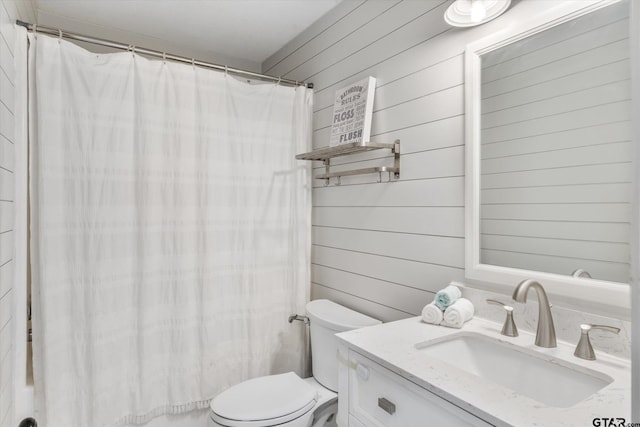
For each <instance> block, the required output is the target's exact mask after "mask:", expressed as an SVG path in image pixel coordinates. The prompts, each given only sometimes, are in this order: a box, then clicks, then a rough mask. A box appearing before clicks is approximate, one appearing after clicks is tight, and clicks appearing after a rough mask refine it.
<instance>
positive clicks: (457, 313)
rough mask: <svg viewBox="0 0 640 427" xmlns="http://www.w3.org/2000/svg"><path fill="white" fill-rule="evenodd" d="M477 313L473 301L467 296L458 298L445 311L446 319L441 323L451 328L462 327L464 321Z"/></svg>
mask: <svg viewBox="0 0 640 427" xmlns="http://www.w3.org/2000/svg"><path fill="white" fill-rule="evenodd" d="M474 313H475V310H474V307H473V303H472V302H471V301H469V300H468V299H466V298H458V299H457V300H456V302H454V303H453V304H451V305H450V306H449V308H447V309H446V310H445V312H444V321H443V322H442V323H441V324H442V325H444V326H448V327H450V328H458V329H459V328H462V325H464V322H466V321H468V320H470V319H471V318H472V317H473V314H474Z"/></svg>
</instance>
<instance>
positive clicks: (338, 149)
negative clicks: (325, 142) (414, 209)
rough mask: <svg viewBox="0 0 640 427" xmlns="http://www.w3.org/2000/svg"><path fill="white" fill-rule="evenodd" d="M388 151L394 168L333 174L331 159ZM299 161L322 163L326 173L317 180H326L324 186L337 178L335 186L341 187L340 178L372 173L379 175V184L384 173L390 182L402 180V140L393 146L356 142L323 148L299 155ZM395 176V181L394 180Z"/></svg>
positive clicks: (372, 168)
mask: <svg viewBox="0 0 640 427" xmlns="http://www.w3.org/2000/svg"><path fill="white" fill-rule="evenodd" d="M380 149H388V150H391V152H392V153H393V166H377V167H370V168H362V169H350V170H345V171H339V172H331V159H332V158H334V157H339V156H346V155H350V154H357V153H363V152H365V151H371V150H380ZM296 159H298V160H315V161H318V160H320V161H322V162H323V164H324V168H325V172H324V173H323V174H319V175H316V176H315V178H316V179H324V185H325V186H328V185H330V184H331V178H336V182H335V185H340V184H341V180H340V178H341V177H343V176H353V175H363V174H370V173H377V174H378V182H383V181H382V173H383V172H387V173H388V174H389V181H392V180H398V179H400V140H399V139H396V140H395V141H394V143H393V144H382V143H377V142H371V141H369V142H355V143H351V144H344V145H338V146H335V147H329V148H321V149H319V150H314V151H311V152H308V153H303V154H298V155H297V156H296ZM392 176H393V179H392Z"/></svg>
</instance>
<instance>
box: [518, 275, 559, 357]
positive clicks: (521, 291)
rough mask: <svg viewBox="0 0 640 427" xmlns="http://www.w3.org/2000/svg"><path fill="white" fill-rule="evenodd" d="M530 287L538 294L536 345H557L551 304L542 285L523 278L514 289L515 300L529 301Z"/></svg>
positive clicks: (547, 346)
mask: <svg viewBox="0 0 640 427" xmlns="http://www.w3.org/2000/svg"><path fill="white" fill-rule="evenodd" d="M529 288H533V289H535V290H536V294H537V296H538V330H537V332H536V345H537V346H538V347H546V348H552V347H556V346H557V344H556V328H555V326H554V325H553V316H551V306H550V305H549V299H548V298H547V293H546V292H545V291H544V288H543V287H542V285H541V284H540V283H538V282H536V281H535V280H532V279H528V280H523V281H522V282H520V283H519V284H518V286H516V289H515V290H514V291H513V300H514V301H517V302H527V292H528V291H529Z"/></svg>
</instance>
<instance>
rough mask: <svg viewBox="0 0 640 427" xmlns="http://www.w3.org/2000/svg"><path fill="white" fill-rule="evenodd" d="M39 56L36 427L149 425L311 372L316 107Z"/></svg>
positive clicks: (300, 91) (53, 46)
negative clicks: (303, 319) (269, 380)
mask: <svg viewBox="0 0 640 427" xmlns="http://www.w3.org/2000/svg"><path fill="white" fill-rule="evenodd" d="M30 44H31V47H30V49H29V79H30V85H29V92H30V93H29V98H30V204H31V207H30V209H31V218H30V220H31V269H32V280H33V304H34V307H33V308H34V312H33V319H34V325H33V336H34V378H35V390H36V411H37V417H38V422H39V423H40V424H42V425H45V426H47V427H71V426H87V427H101V426H124V425H132V424H140V423H145V422H147V421H149V420H150V419H151V418H153V417H155V416H158V415H161V414H177V413H182V412H186V411H189V410H192V409H196V408H205V407H207V406H208V403H209V401H210V399H211V398H212V397H213V396H215V395H216V394H217V393H218V392H220V391H222V390H223V389H225V388H227V387H229V386H231V385H233V384H236V383H238V382H240V381H243V380H245V379H247V378H250V377H255V376H259V375H267V374H271V373H279V372H286V371H291V370H293V371H297V372H298V373H301V371H302V369H303V367H304V351H305V345H304V336H305V335H304V334H305V331H304V327H302V325H300V324H298V325H296V324H293V325H291V324H289V323H288V322H287V317H288V315H289V314H291V313H296V312H298V313H300V312H303V311H304V304H305V302H306V301H307V300H308V287H309V265H310V259H309V257H310V249H309V248H310V243H309V240H310V239H309V235H310V190H309V186H310V185H309V173H310V170H309V167H308V166H306V165H305V164H304V163H303V162H300V161H296V160H295V154H296V153H299V152H304V151H309V145H310V133H311V107H312V91H310V90H307V89H305V88H302V87H297V88H292V87H284V86H280V85H277V84H272V83H268V84H267V83H261V84H250V83H248V82H246V81H240V80H238V79H236V78H234V77H232V76H230V75H226V74H225V73H220V72H215V71H211V70H206V69H203V68H198V67H194V66H191V65H183V64H176V63H172V62H164V61H161V60H159V61H152V60H148V59H145V58H144V57H141V56H138V55H136V54H133V53H131V52H124V53H118V54H101V55H98V54H95V53H91V52H89V51H86V50H84V49H82V48H80V47H78V46H76V45H73V44H71V43H68V42H65V41H63V40H59V39H58V38H51V37H47V36H43V35H37V36H35V37H34V36H30ZM296 323H298V322H296Z"/></svg>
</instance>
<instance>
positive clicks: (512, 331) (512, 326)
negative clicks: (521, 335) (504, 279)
mask: <svg viewBox="0 0 640 427" xmlns="http://www.w3.org/2000/svg"><path fill="white" fill-rule="evenodd" d="M486 301H487V303H489V304H494V305H501V306H502V308H504V311H506V312H507V318H506V319H504V325H502V331H500V333H501V334H502V335H506V336H508V337H517V336H518V328H517V327H516V322H515V321H514V320H513V307H511V306H510V305H507V304H505V303H503V302H501V301H498V300H495V299H488V300H486Z"/></svg>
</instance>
